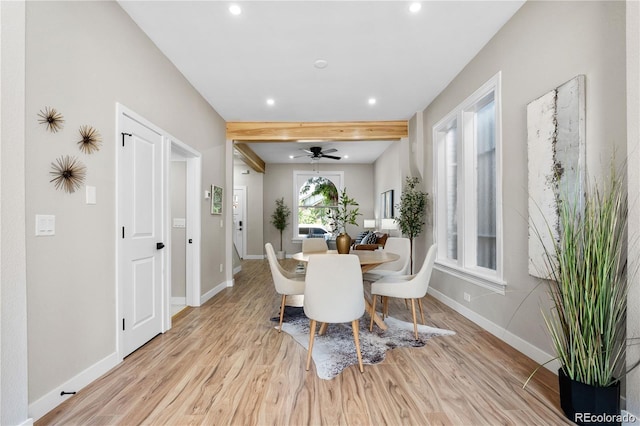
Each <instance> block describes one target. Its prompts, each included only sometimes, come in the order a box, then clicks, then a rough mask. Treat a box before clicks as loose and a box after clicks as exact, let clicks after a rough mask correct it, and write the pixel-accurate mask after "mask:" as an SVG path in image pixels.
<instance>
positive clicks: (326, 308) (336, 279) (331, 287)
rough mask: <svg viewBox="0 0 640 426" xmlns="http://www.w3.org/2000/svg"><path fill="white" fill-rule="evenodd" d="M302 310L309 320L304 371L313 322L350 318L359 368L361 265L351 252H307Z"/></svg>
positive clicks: (344, 320)
mask: <svg viewBox="0 0 640 426" xmlns="http://www.w3.org/2000/svg"><path fill="white" fill-rule="evenodd" d="M304 313H305V315H306V316H307V317H309V319H310V320H311V324H310V326H309V353H308V354H307V368H306V369H307V371H309V366H310V364H311V354H312V352H313V341H314V338H315V334H316V325H317V323H318V322H320V323H322V324H336V323H344V322H351V328H352V329H353V340H354V342H355V344H356V353H357V355H358V365H359V367H360V372H361V373H362V372H364V368H363V366H362V354H361V353H360V337H359V334H358V327H359V324H360V321H359V320H360V317H362V315H363V314H364V294H363V286H362V269H361V268H360V261H359V259H358V256H356V255H352V254H322V255H318V254H315V255H310V256H309V263H308V265H307V277H306V285H305V289H304Z"/></svg>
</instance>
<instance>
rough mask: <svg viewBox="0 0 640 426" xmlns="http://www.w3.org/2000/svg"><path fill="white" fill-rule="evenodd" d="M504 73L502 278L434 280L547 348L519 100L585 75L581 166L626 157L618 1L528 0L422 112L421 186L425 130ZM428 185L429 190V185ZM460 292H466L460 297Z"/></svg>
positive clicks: (596, 167) (428, 144)
mask: <svg viewBox="0 0 640 426" xmlns="http://www.w3.org/2000/svg"><path fill="white" fill-rule="evenodd" d="M500 70H501V71H502V111H503V112H502V123H503V125H502V138H503V160H502V165H503V187H502V194H503V215H504V231H503V232H504V250H503V251H504V279H505V280H506V282H507V284H508V288H507V294H506V295H504V296H502V295H497V294H493V293H492V292H490V291H487V290H484V289H482V288H480V287H477V286H475V285H472V284H470V283H468V282H466V281H464V280H461V279H458V278H455V277H453V276H451V275H448V274H445V273H442V272H438V271H435V272H434V274H433V278H432V281H431V287H432V288H433V289H435V290H437V291H439V292H440V293H442V294H444V295H445V296H447V297H449V298H450V299H452V300H454V301H455V302H457V303H459V304H461V305H463V306H464V307H466V308H468V309H470V310H471V311H472V312H474V313H475V314H477V315H479V316H481V317H483V318H485V319H487V320H489V321H491V322H493V323H494V324H496V325H497V326H498V327H500V328H503V329H506V330H507V331H508V332H511V333H513V334H515V335H516V336H518V337H520V338H521V339H523V340H524V341H526V342H528V343H530V344H532V345H534V346H535V347H537V348H540V349H543V350H544V351H546V352H548V353H552V349H551V345H550V343H549V338H548V336H547V333H546V330H545V326H544V323H543V321H542V319H541V315H540V305H541V304H543V305H544V303H545V302H546V300H547V299H548V297H547V295H546V294H545V292H544V291H543V289H544V286H543V285H541V286H539V288H538V290H536V286H537V285H538V284H539V282H538V280H536V279H534V278H533V277H530V276H529V275H528V274H527V250H528V249H527V201H528V200H527V128H526V124H527V123H526V106H527V104H528V103H529V102H531V101H532V100H534V99H536V98H538V97H539V96H541V95H542V94H544V93H546V92H547V91H549V90H551V89H553V88H555V87H557V86H559V85H560V84H562V83H564V82H566V81H567V80H569V79H571V78H572V77H574V76H576V75H578V74H585V75H586V99H587V101H586V108H587V112H586V115H587V129H586V131H587V136H586V138H587V142H586V145H587V170H588V173H589V174H590V175H591V176H592V177H593V178H598V177H599V176H601V174H602V172H603V170H604V171H607V170H608V169H609V165H610V159H611V157H612V155H613V153H614V152H615V154H616V160H618V162H622V161H623V160H624V158H625V155H626V118H625V115H626V107H625V4H624V2H537V1H536V2H527V3H525V5H524V6H523V7H522V8H521V9H520V10H519V11H518V12H517V13H516V14H515V15H514V17H513V18H512V19H511V20H510V21H509V22H508V23H507V24H506V25H505V26H504V27H503V28H502V29H501V30H500V31H499V32H498V33H497V34H496V36H495V37H494V38H493V39H492V40H491V41H490V42H489V43H488V44H487V45H486V46H485V47H484V48H483V50H482V51H481V52H480V53H479V54H478V55H477V56H476V57H475V58H474V59H473V60H472V61H471V62H470V63H469V64H468V65H467V66H466V67H465V69H464V70H463V71H462V72H461V73H460V74H459V75H458V76H457V77H456V78H455V79H454V80H453V81H452V82H451V83H450V84H449V86H448V87H447V88H446V89H445V90H444V91H443V92H442V93H441V94H440V95H439V96H438V97H437V98H436V99H435V100H434V102H432V103H431V104H430V105H429V106H428V107H427V109H426V110H425V111H424V113H423V114H422V117H419V119H420V118H421V119H423V120H424V129H425V130H424V133H425V135H424V136H425V137H424V142H425V148H426V149H425V150H424V155H425V157H424V158H425V165H426V167H427V170H428V172H426V179H427V187H428V188H433V167H432V162H431V160H430V154H431V152H432V149H433V146H432V128H433V126H434V124H436V122H437V121H438V120H440V119H441V118H442V117H443V116H444V115H446V114H447V113H449V112H450V111H451V110H452V109H453V108H454V107H456V106H457V105H458V104H460V103H461V102H462V101H463V100H464V99H465V98H466V97H468V96H469V95H471V94H472V93H473V92H474V91H475V90H476V89H477V88H479V87H480V86H481V85H482V84H483V83H484V82H486V81H487V80H488V79H489V78H490V77H492V76H493V75H494V74H496V73H497V72H498V71H500ZM430 192H432V191H430ZM463 292H468V293H470V294H471V296H472V300H471V302H465V301H464V300H463Z"/></svg>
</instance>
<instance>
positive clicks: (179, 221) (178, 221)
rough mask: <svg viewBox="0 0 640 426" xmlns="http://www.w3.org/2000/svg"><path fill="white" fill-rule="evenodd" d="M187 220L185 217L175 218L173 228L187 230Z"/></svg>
mask: <svg viewBox="0 0 640 426" xmlns="http://www.w3.org/2000/svg"><path fill="white" fill-rule="evenodd" d="M186 226H187V220H186V219H185V218H183V217H174V218H173V227H174V228H186Z"/></svg>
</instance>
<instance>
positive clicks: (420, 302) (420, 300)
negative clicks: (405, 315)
mask: <svg viewBox="0 0 640 426" xmlns="http://www.w3.org/2000/svg"><path fill="white" fill-rule="evenodd" d="M418 307H419V308H420V319H421V320H422V325H427V323H426V322H424V312H423V311H422V299H418Z"/></svg>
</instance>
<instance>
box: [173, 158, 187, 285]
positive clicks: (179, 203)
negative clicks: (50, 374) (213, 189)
mask: <svg viewBox="0 0 640 426" xmlns="http://www.w3.org/2000/svg"><path fill="white" fill-rule="evenodd" d="M170 176H171V180H170V181H169V197H170V198H171V200H170V203H171V210H170V212H171V213H170V220H171V297H186V295H187V292H186V285H187V265H186V261H187V243H186V239H187V228H174V227H173V219H175V218H182V219H186V217H187V194H186V190H187V163H186V162H185V161H172V162H171V174H170Z"/></svg>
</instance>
